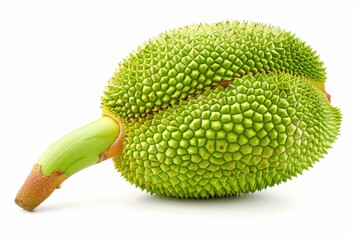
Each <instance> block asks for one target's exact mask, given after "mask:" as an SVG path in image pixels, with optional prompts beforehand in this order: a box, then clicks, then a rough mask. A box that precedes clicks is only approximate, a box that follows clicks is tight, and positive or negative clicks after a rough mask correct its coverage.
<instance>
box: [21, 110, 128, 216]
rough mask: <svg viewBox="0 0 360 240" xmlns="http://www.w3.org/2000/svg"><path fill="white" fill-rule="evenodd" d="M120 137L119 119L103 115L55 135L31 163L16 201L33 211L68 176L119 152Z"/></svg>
mask: <svg viewBox="0 0 360 240" xmlns="http://www.w3.org/2000/svg"><path fill="white" fill-rule="evenodd" d="M123 138H124V132H123V127H122V124H121V122H120V121H117V120H115V119H113V118H111V117H109V116H104V117H102V118H100V119H98V120H96V121H94V122H92V123H90V124H88V125H86V126H84V127H82V128H79V129H77V130H74V131H73V132H71V133H69V134H67V135H65V136H63V137H62V138H60V139H58V140H57V141H55V142H54V143H53V144H52V145H50V146H49V147H48V149H47V150H45V152H44V153H43V155H42V156H41V157H40V159H39V161H38V162H37V164H35V166H34V167H33V169H32V171H31V172H30V174H29V176H28V178H27V179H26V180H25V182H24V184H23V186H22V187H21V189H20V190H19V192H18V194H17V196H16V198H15V202H16V204H18V205H19V206H20V207H21V208H23V209H25V210H27V211H32V210H33V209H35V208H36V207H37V206H38V205H40V204H41V203H42V202H43V201H44V200H45V199H46V198H47V197H49V196H50V195H51V193H52V192H53V191H54V190H55V189H56V188H60V184H61V183H62V182H63V181H64V180H65V179H67V178H68V177H70V176H72V175H73V174H75V173H76V172H78V171H80V170H82V169H84V168H87V167H89V166H92V165H94V164H96V163H98V162H101V161H103V160H105V159H108V158H111V157H114V156H116V155H117V154H119V153H120V151H121V147H122V141H123Z"/></svg>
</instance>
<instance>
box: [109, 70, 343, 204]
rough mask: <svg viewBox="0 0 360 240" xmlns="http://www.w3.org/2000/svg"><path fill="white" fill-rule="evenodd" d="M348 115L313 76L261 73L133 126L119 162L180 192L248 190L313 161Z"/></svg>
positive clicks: (161, 191)
mask: <svg viewBox="0 0 360 240" xmlns="http://www.w3.org/2000/svg"><path fill="white" fill-rule="evenodd" d="M340 122H341V113H340V111H339V109H337V108H334V107H332V106H331V105H330V104H329V103H328V102H327V100H326V98H325V97H324V94H323V92H321V91H320V90H319V89H317V88H315V87H314V86H313V82H312V80H309V79H307V78H305V77H294V76H293V75H290V74H284V73H282V74H275V73H270V74H265V73H263V74H256V75H254V76H251V75H247V76H244V77H241V78H236V79H234V80H233V81H232V82H231V84H230V85H229V86H228V87H226V88H224V87H221V86H217V87H214V88H212V89H210V90H207V91H204V92H203V94H201V95H198V96H196V97H194V98H191V99H189V100H186V101H181V102H180V103H179V104H178V105H177V106H175V107H169V108H167V109H166V110H165V111H160V112H158V113H157V114H155V115H154V116H152V117H149V118H147V119H146V118H141V119H138V120H137V121H133V122H132V123H131V124H130V123H128V124H127V125H126V133H127V136H126V137H125V142H124V149H123V154H122V155H121V156H120V157H118V158H117V159H115V165H116V168H117V169H118V170H119V171H120V172H121V173H122V175H123V176H124V177H125V178H126V179H127V180H128V181H129V182H131V183H134V184H135V185H137V186H139V187H140V188H141V189H146V190H147V191H148V192H150V193H156V194H158V195H166V196H175V197H180V198H209V197H224V196H229V195H234V194H238V193H249V192H254V191H257V190H261V189H264V188H266V187H269V186H273V185H275V184H279V183H281V182H284V181H286V180H287V179H291V178H292V177H294V176H296V175H297V174H300V173H302V172H303V170H304V169H308V168H309V167H311V166H312V165H313V164H314V162H316V161H318V160H319V158H321V157H322V156H323V155H324V154H325V153H326V151H327V149H329V148H330V147H331V144H332V143H333V142H334V141H335V139H336V136H337V135H338V133H339V128H340Z"/></svg>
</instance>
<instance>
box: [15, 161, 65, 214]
mask: <svg viewBox="0 0 360 240" xmlns="http://www.w3.org/2000/svg"><path fill="white" fill-rule="evenodd" d="M66 178H67V176H66V174H65V173H64V172H62V171H55V172H53V173H51V174H50V175H47V176H44V175H43V174H42V172H41V166H40V165H38V164H35V165H34V167H33V169H32V170H31V172H30V174H29V176H28V177H27V178H26V180H25V182H24V184H23V186H22V187H21V189H20V190H19V192H18V194H17V195H16V198H15V203H16V204H17V205H19V207H21V208H23V209H25V210H27V211H32V210H34V209H35V208H36V207H37V206H39V205H40V203H42V202H43V201H44V200H45V199H46V198H48V197H49V196H50V195H51V194H52V193H53V192H54V190H55V189H56V188H60V185H61V183H62V182H63V181H64V180H65V179H66Z"/></svg>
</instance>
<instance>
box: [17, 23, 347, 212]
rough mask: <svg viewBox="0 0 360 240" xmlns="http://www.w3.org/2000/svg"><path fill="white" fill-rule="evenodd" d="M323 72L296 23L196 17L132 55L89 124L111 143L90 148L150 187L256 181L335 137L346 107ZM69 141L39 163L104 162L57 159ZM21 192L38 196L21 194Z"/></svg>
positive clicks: (217, 188)
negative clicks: (338, 103)
mask: <svg viewBox="0 0 360 240" xmlns="http://www.w3.org/2000/svg"><path fill="white" fill-rule="evenodd" d="M325 80H326V76H325V68H324V66H323V63H322V62H321V61H320V60H319V56H318V55H317V54H316V53H315V52H314V51H313V50H312V49H311V48H310V47H309V46H307V45H306V44H305V43H304V42H303V41H301V40H300V39H298V38H296V37H295V36H294V35H293V34H291V33H289V32H286V31H283V30H281V29H279V28H276V27H272V26H268V25H264V24H255V23H248V22H245V23H239V22H237V21H234V22H221V23H215V24H199V25H191V26H187V27H184V28H180V29H174V30H170V31H168V32H165V33H163V34H160V35H159V36H158V37H156V38H153V39H151V40H150V41H148V42H146V43H145V44H144V45H142V46H141V47H139V48H138V49H137V50H135V51H133V52H132V53H131V54H130V55H129V56H128V57H127V58H125V60H124V61H123V62H122V63H120V65H119V68H118V70H117V71H116V72H115V73H114V75H113V77H112V78H111V79H110V80H109V83H108V86H107V87H106V89H105V91H104V96H103V97H102V108H103V110H104V117H103V119H105V118H106V121H105V120H98V121H99V122H101V124H98V123H97V122H95V123H93V124H92V125H88V126H86V127H85V128H83V129H91V130H89V131H91V132H92V133H94V132H95V133H96V132H100V133H101V132H104V131H105V130H104V129H106V130H107V131H106V132H107V134H108V132H110V133H114V134H108V135H106V136H105V137H104V136H100V137H99V136H97V138H96V141H95V140H94V142H97V141H99V142H101V144H99V145H101V149H100V147H99V149H98V150H96V151H92V152H95V153H96V152H98V153H99V154H100V160H104V159H106V158H109V157H113V158H114V162H115V167H116V168H117V169H118V171H120V172H121V174H122V175H123V176H124V177H125V178H126V179H127V180H128V181H129V182H131V183H133V184H135V185H136V186H138V187H140V188H141V189H145V190H146V191H148V192H150V193H155V194H158V195H166V196H173V197H180V198H209V197H224V196H231V195H234V194H239V193H249V192H254V191H257V190H261V189H264V188H266V187H269V186H273V185H275V184H279V183H281V182H284V181H286V180H288V179H291V178H292V177H294V176H296V175H297V174H299V173H301V172H302V171H303V170H304V169H308V168H309V167H312V165H313V164H314V163H315V162H316V161H318V160H319V159H320V158H321V157H323V155H324V154H326V152H327V149H329V148H330V147H331V144H332V143H333V142H334V141H335V139H336V137H337V135H338V134H339V129H340V124H341V113H340V110H339V109H338V108H335V107H333V106H331V105H330V95H328V94H327V93H326V91H325V87H324V84H325ZM100 125H101V126H100ZM97 126H98V127H97ZM94 129H96V130H94ZM82 131H83V132H84V131H85V132H86V131H87V130H82ZM72 134H73V136H78V135H82V134H83V133H79V130H77V131H75V132H74V133H72ZM84 138H85V137H84ZM91 139H93V137H91ZM102 139H107V141H109V142H110V143H113V144H112V145H111V146H109V142H103V140H102ZM66 141H69V140H61V139H60V140H59V142H60V143H59V144H58V145H59V146H60V147H57V146H56V147H53V148H49V150H48V152H49V153H46V154H44V155H43V157H42V158H41V160H40V161H39V163H38V164H37V168H39V169H37V170H36V169H35V168H34V169H35V170H33V172H41V174H40V175H41V176H42V175H44V176H52V174H54V173H55V172H56V171H57V172H58V173H59V171H60V172H61V173H62V174H63V175H64V176H65V178H66V177H68V176H71V175H72V174H74V173H75V172H77V171H79V170H81V169H82V168H85V167H86V166H88V165H92V164H94V163H96V162H98V160H99V159H98V158H96V157H95V158H92V159H93V160H92V162H90V160H89V161H88V160H86V161H87V162H86V164H82V165H81V166H79V167H77V168H76V169H74V168H70V167H69V166H68V165H69V164H71V162H72V161H75V160H69V159H70V158H71V157H70V156H66V157H64V158H66V160H61V159H59V160H56V161H59V162H60V164H57V165H56V167H53V165H54V164H51V163H50V164H48V163H47V161H48V160H47V159H48V158H54V156H53V155H56V154H53V153H54V152H56V151H58V149H61V150H63V145H64V144H63V142H66ZM104 141H105V140H104ZM114 141H115V142H114ZM55 145H56V144H55ZM65 145H66V144H65ZM104 146H109V148H108V150H107V151H105V152H104ZM92 147H94V146H93V145H92ZM55 148H56V149H57V150H56V151H55V150H54V149H55ZM80 149H81V150H83V149H84V147H83V146H79V147H73V148H72V149H70V150H68V152H70V153H72V152H77V151H81V150H80ZM83 152H85V153H84V154H86V151H84V150H83ZM70 155H72V154H70ZM56 156H58V155H56ZM56 156H55V158H56ZM79 158H80V157H78V158H77V159H79ZM42 159H43V160H42ZM94 161H95V162H94ZM71 166H73V165H71ZM63 175H62V178H63V177H64V176H63ZM54 178H58V177H54ZM62 178H61V181H59V182H56V181H55V182H56V184H55V185H56V186H58V185H59V184H60V183H61V182H62V181H63V179H62ZM20 192H21V191H20ZM20 192H19V193H20ZM20 195H21V196H22V195H24V194H23V193H22V192H21V194H20ZM45 198H46V197H45ZM21 201H22V202H21ZM16 202H17V203H18V204H19V205H20V206H22V207H23V208H25V209H27V210H32V209H31V208H33V207H29V203H26V202H25V203H24V200H23V198H22V197H19V195H18V197H17V199H16ZM24 205H25V207H24ZM36 206H37V205H36ZM36 206H35V207H36Z"/></svg>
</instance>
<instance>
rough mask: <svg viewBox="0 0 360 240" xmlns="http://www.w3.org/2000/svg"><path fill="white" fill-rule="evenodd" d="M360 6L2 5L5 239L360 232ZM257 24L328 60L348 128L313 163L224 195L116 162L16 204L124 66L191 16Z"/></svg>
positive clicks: (95, 112) (92, 114)
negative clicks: (134, 172) (169, 192)
mask: <svg viewBox="0 0 360 240" xmlns="http://www.w3.org/2000/svg"><path fill="white" fill-rule="evenodd" d="M359 14H360V11H359V7H356V6H355V1H346V0H342V1H324V2H321V1H314V0H313V1H296V2H295V1H275V0H272V1H250V0H247V1H240V0H237V1H227V0H220V1H210V0H208V1H195V0H192V1H185V0H182V1H178V2H172V1H135V0H132V1H130V0H129V1H123V2H122V1H96V2H95V1H36V0H33V1H10V0H9V1H3V0H1V1H0V81H1V84H0V106H1V108H0V114H1V117H0V121H1V124H0V139H1V145H0V146H1V147H0V150H1V160H0V161H1V168H0V169H1V170H0V171H1V172H0V184H1V185H0V220H1V226H0V239H20V238H26V239H35V238H36V239H69V238H70V239H76V238H78V239H80V238H81V239H88V238H90V237H93V238H91V239H94V238H97V239H106V240H108V239H134V238H139V239H140V238H146V239H155V238H156V239H195V238H197V239H205V238H210V239H211V238H214V239H343V240H345V239H360V234H359V230H356V228H357V229H359V228H360V226H359V225H360V224H359V222H360V219H359V215H360V212H359V204H358V201H359V182H360V181H359V174H358V173H359V167H360V164H359V161H360V157H359V150H358V149H359V148H360V146H359V134H360V132H359V128H358V126H359V117H358V115H356V114H358V111H359V95H360V94H359V91H360V90H359V81H360V78H359V69H360V67H359V56H360V54H359V53H360V52H359V40H360V39H359V28H360V24H359V17H357V16H356V15H359ZM227 19H229V20H239V21H243V20H249V21H256V22H265V23H269V24H272V25H276V26H280V27H281V28H283V29H286V30H288V31H291V32H293V33H296V35H297V36H298V37H300V38H301V39H303V40H305V41H306V42H307V43H308V44H309V45H311V46H312V47H313V48H314V49H316V50H317V52H318V53H319V54H320V56H321V59H322V60H323V61H324V62H325V65H326V67H327V76H328V81H327V85H326V86H327V91H328V92H329V93H330V94H331V95H332V104H333V105H335V106H337V107H340V108H341V110H342V113H343V123H342V128H341V135H340V137H339V138H338V140H337V141H336V143H335V144H334V145H333V148H332V149H331V150H330V151H329V153H328V155H326V156H325V158H324V159H322V160H321V161H320V162H318V163H316V164H315V166H314V168H312V169H310V171H305V172H304V173H303V175H301V176H299V177H297V178H295V179H293V180H292V181H288V182H286V183H283V184H281V185H279V186H276V187H273V188H270V189H267V190H265V191H262V192H257V193H255V194H251V195H247V196H240V197H234V198H227V199H213V200H176V199H168V198H161V197H156V196H151V195H149V194H147V193H145V192H142V191H141V190H139V189H137V188H135V187H134V186H132V185H130V184H129V183H128V182H126V181H125V180H124V179H123V178H122V177H121V176H120V174H118V173H117V172H116V171H115V170H114V169H113V166H112V162H111V161H107V162H105V163H102V164H101V165H98V166H95V167H91V168H88V169H86V170H84V171H83V172H81V173H78V174H76V175H74V176H73V177H71V178H70V179H68V180H67V181H65V182H64V183H63V185H62V188H61V190H56V191H55V192H54V194H53V195H52V196H51V197H50V198H49V199H47V200H46V201H45V202H44V203H43V204H42V205H41V206H40V207H39V208H37V209H36V211H34V212H32V213H29V212H26V211H23V210H21V209H20V208H19V207H17V206H16V205H15V204H14V202H13V200H14V197H15V195H16V192H17V191H18V189H19V187H20V186H21V185H22V183H23V181H24V180H25V177H26V176H27V175H28V173H29V171H30V169H31V168H32V166H33V164H34V163H35V162H36V161H37V160H38V157H39V156H40V155H41V153H42V152H43V150H44V149H46V147H47V146H48V145H49V144H50V143H51V142H52V141H54V140H56V139H57V138H58V137H60V136H62V135H64V134H65V133H67V132H69V131H71V130H73V129H75V128H78V127H80V126H82V125H84V124H86V123H88V122H91V121H93V120H95V119H97V118H98V117H100V116H101V109H100V97H101V95H102V91H103V89H104V87H105V85H106V83H107V80H108V79H109V77H110V76H111V75H112V73H113V72H114V71H115V69H116V68H117V63H118V62H120V61H121V60H122V59H123V58H124V57H126V56H127V55H128V54H129V53H130V52H131V51H132V50H133V49H135V48H136V47H137V46H138V45H140V44H142V43H143V42H144V41H145V40H147V39H148V38H150V37H153V36H156V35H157V34H158V33H160V32H162V31H165V30H167V29H171V28H174V27H181V26H184V25H187V24H191V23H199V22H208V23H212V22H217V21H223V20H227Z"/></svg>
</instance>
